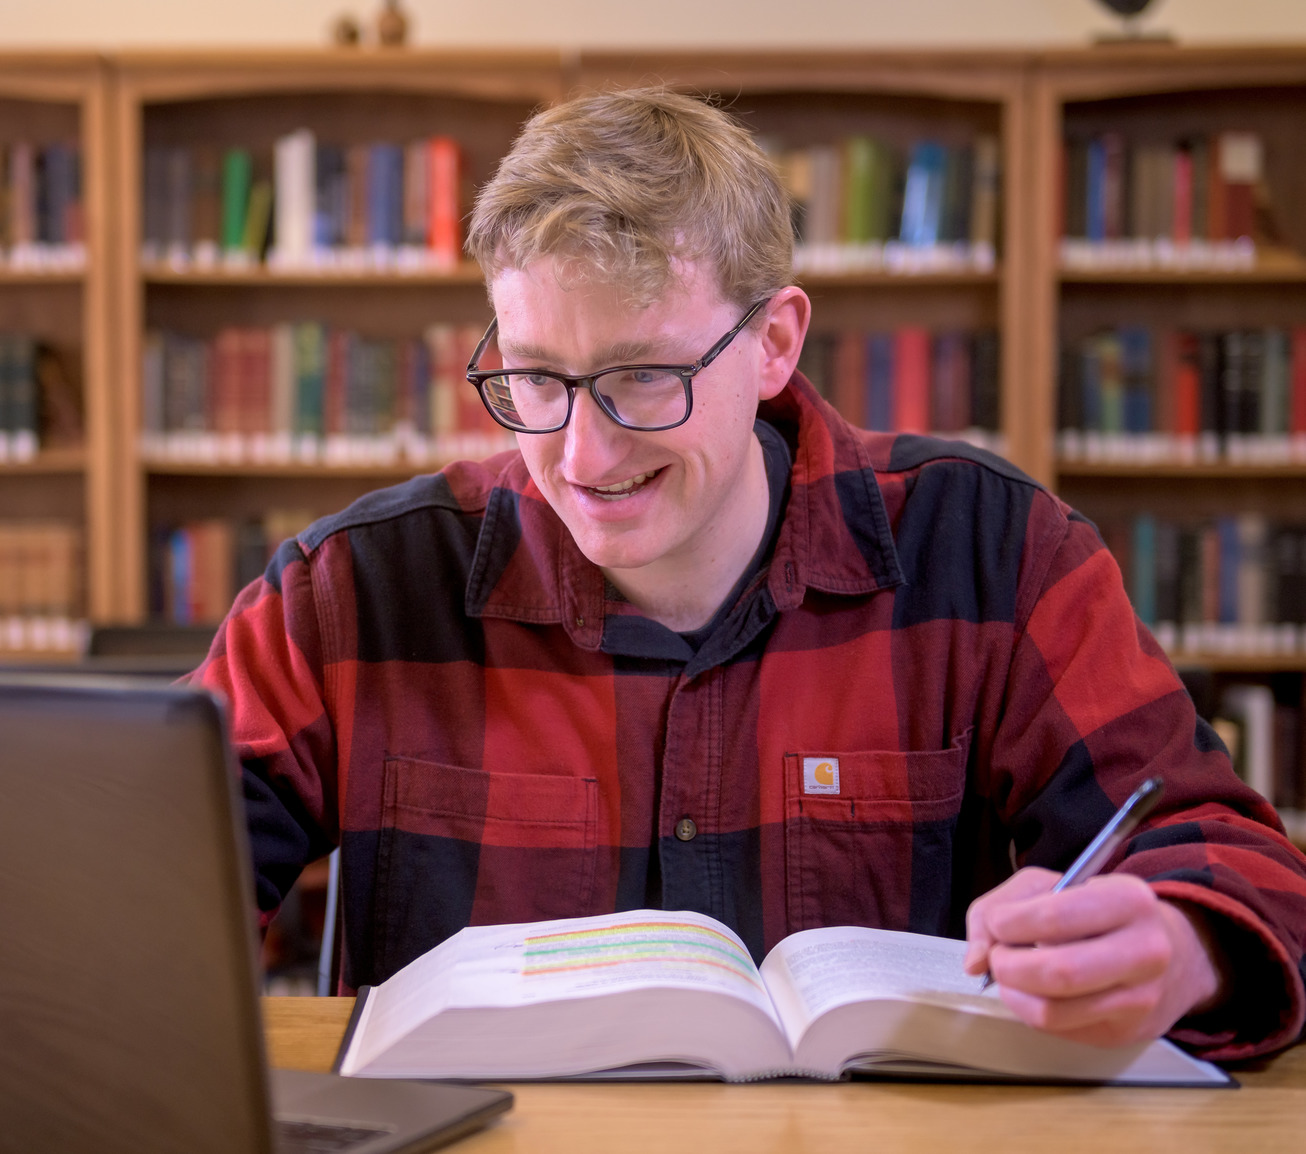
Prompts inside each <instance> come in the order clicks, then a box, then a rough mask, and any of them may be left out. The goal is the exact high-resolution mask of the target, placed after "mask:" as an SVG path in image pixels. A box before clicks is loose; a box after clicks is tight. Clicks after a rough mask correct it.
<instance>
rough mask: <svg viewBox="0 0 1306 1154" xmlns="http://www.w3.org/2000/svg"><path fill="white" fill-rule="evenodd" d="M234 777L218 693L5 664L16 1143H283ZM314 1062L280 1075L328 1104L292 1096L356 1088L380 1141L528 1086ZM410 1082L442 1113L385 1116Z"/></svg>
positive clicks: (355, 1113) (402, 1144) (1, 1079)
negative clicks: (356, 1073) (372, 1097)
mask: <svg viewBox="0 0 1306 1154" xmlns="http://www.w3.org/2000/svg"><path fill="white" fill-rule="evenodd" d="M237 780H238V779H237V776H236V774H235V772H234V764H233V761H232V757H231V753H230V751H229V749H228V747H227V743H226V739H225V729H224V725H223V717H222V711H221V707H220V705H219V704H218V702H217V701H216V700H215V699H214V698H212V697H211V696H209V695H208V694H206V693H203V692H200V691H196V690H192V689H187V688H181V687H159V686H148V685H142V684H139V683H131V682H128V681H123V680H117V681H114V680H107V679H100V680H95V681H90V680H80V681H79V680H72V679H65V678H60V677H53V676H51V677H41V676H35V677H32V676H23V677H19V676H5V675H0V1021H3V1022H4V1043H3V1044H2V1045H0V1118H3V1119H4V1126H3V1131H4V1133H3V1136H0V1148H3V1149H14V1150H28V1149H31V1150H37V1149H39V1150H43V1151H56V1150H88V1149H95V1150H98V1151H115V1152H116V1151H123V1152H126V1151H132V1152H133V1154H140V1152H143V1151H155V1150H187V1151H197V1152H201V1151H214V1152H217V1151H219V1150H220V1151H224V1152H229V1151H268V1150H271V1149H273V1144H274V1136H273V1132H272V1127H271V1125H270V1116H271V1105H270V1091H269V1081H268V1077H267V1074H266V1070H265V1061H264V1053H263V1035H262V1028H261V1022H260V1018H259V1012H258V1000H257V994H258V967H257V960H256V954H255V949H256V945H255V943H256V934H255V929H254V922H253V909H252V906H253V902H252V895H253V892H254V890H253V884H252V879H251V869H250V864H249V854H248V851H247V843H246V836H245V827H244V822H243V821H242V820H236V815H239V814H241V813H242V810H241V807H240V801H239V796H238V785H237ZM311 1077H313V1078H317V1079H319V1080H320V1081H319V1082H311V1083H310V1080H309V1078H310V1076H305V1077H300V1076H298V1075H296V1076H292V1077H290V1078H281V1077H280V1076H279V1081H280V1082H281V1083H283V1085H281V1086H280V1087H279V1089H282V1090H287V1089H293V1090H294V1091H295V1092H296V1093H297V1094H300V1095H303V1096H305V1097H306V1099H307V1101H308V1102H309V1103H310V1105H311V1109H309V1108H305V1107H301V1108H298V1109H296V1110H295V1111H294V1112H295V1114H297V1115H299V1116H300V1118H301V1120H302V1121H309V1122H323V1123H326V1122H329V1121H331V1118H330V1109H329V1107H330V1105H331V1102H332V1101H333V1100H336V1099H347V1109H346V1111H345V1112H346V1114H347V1117H348V1120H349V1121H350V1122H351V1123H355V1124H357V1127H358V1128H359V1129H361V1130H367V1129H368V1128H369V1127H370V1128H372V1129H373V1130H374V1131H375V1134H374V1137H373V1140H371V1141H368V1142H367V1144H366V1149H367V1150H369V1151H371V1150H383V1149H385V1150H388V1149H419V1148H425V1147H429V1145H431V1144H432V1141H431V1140H432V1139H434V1138H437V1137H438V1136H439V1135H441V1134H443V1135H444V1137H446V1138H447V1137H452V1136H455V1135H456V1134H457V1133H461V1132H463V1131H464V1130H465V1129H466V1128H468V1126H469V1125H475V1124H480V1123H481V1122H483V1121H485V1120H487V1119H488V1117H490V1116H493V1114H495V1113H498V1112H499V1111H501V1110H503V1109H506V1108H507V1105H508V1104H509V1103H510V1101H511V1098H510V1097H509V1096H508V1095H506V1094H503V1093H501V1092H498V1091H491V1090H483V1089H479V1088H476V1087H461V1088H460V1087H417V1086H410V1087H404V1088H401V1087H399V1086H390V1087H387V1086H386V1084H384V1083H359V1082H357V1081H356V1080H355V1084H354V1085H351V1086H350V1087H349V1088H348V1090H347V1091H345V1092H343V1093H332V1092H331V1087H332V1085H335V1086H340V1085H341V1083H339V1082H338V1081H335V1082H333V1080H332V1079H331V1077H330V1076H329V1075H317V1076H311ZM292 1084H293V1085H292ZM324 1087H325V1089H324ZM356 1087H357V1088H356ZM462 1090H466V1091H468V1092H469V1093H468V1094H463V1093H460V1091H462ZM412 1091H417V1093H418V1095H419V1096H420V1094H421V1092H422V1091H431V1095H430V1097H431V1101H430V1102H429V1103H428V1106H430V1107H431V1108H433V1109H434V1111H435V1114H436V1115H437V1116H434V1117H428V1118H426V1120H425V1124H424V1125H425V1130H424V1131H423V1129H422V1126H421V1125H419V1126H417V1127H416V1131H415V1130H414V1127H413V1125H412V1123H411V1119H409V1120H408V1121H406V1122H404V1124H403V1125H402V1126H401V1125H400V1123H399V1121H398V1120H396V1119H394V1118H393V1117H388V1116H385V1115H384V1107H382V1111H383V1112H382V1114H381V1115H379V1116H376V1117H370V1116H369V1113H368V1103H367V1102H366V1101H365V1100H364V1099H365V1098H366V1096H367V1095H368V1094H369V1093H371V1094H377V1095H381V1096H385V1095H392V1096H393V1095H400V1096H402V1097H403V1098H404V1101H405V1109H409V1108H411V1107H412V1106H413V1100H414V1097H413V1094H412ZM306 1110H307V1112H306ZM415 1132H416V1133H423V1134H424V1135H425V1137H424V1138H423V1139H422V1140H421V1141H419V1142H418V1144H417V1145H414V1144H413V1143H414V1133H415ZM378 1135H379V1136H381V1137H384V1138H385V1141H381V1140H380V1137H377V1136H378Z"/></svg>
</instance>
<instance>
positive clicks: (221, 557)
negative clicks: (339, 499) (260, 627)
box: [149, 509, 313, 625]
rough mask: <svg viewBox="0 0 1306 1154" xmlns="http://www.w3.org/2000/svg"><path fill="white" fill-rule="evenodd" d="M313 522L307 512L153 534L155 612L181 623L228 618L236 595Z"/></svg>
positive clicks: (161, 528)
mask: <svg viewBox="0 0 1306 1154" xmlns="http://www.w3.org/2000/svg"><path fill="white" fill-rule="evenodd" d="M312 520H313V514H312V513H310V512H307V511H306V510H302V509H270V510H268V511H267V512H266V513H264V514H263V515H262V516H261V517H258V518H244V519H236V518H231V517H201V518H196V519H194V520H190V521H187V522H185V523H183V524H180V525H156V526H155V527H154V529H153V532H152V534H151V559H150V581H149V585H150V613H151V616H152V617H154V618H155V619H156V620H163V621H168V622H171V623H173V624H177V625H199V624H208V623H213V622H217V621H220V620H222V618H223V617H224V616H225V615H226V613H227V610H228V609H230V608H231V603H232V601H233V600H234V599H235V596H236V593H237V592H238V591H239V590H241V589H243V588H244V587H245V586H246V585H248V584H249V583H250V582H251V581H254V580H255V579H256V578H258V577H259V576H261V575H262V573H263V571H264V569H265V568H266V567H267V564H268V562H269V561H270V560H271V558H272V555H273V553H274V552H275V551H276V548H277V546H278V545H279V544H280V543H281V542H282V541H284V540H286V539H287V538H289V537H293V536H295V535H296V534H297V533H299V532H300V531H301V530H302V529H304V528H306V527H307V526H308V525H309V523H310V522H311V521H312Z"/></svg>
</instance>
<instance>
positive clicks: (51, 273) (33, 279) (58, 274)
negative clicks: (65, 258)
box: [0, 263, 86, 285]
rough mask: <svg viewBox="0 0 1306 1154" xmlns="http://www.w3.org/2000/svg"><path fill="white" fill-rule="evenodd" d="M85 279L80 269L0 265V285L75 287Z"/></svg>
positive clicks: (82, 270) (82, 268)
mask: <svg viewBox="0 0 1306 1154" xmlns="http://www.w3.org/2000/svg"><path fill="white" fill-rule="evenodd" d="M85 279H86V269H85V268H84V267H81V268H53V269H43V268H13V267H12V266H10V265H7V264H2V263H0V285H35V284H58V285H76V284H81V283H82V282H83V281H84V280H85Z"/></svg>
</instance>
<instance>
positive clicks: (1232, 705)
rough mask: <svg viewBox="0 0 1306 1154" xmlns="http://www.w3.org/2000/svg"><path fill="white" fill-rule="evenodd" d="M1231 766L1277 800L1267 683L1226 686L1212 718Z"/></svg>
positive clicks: (1272, 710)
mask: <svg viewBox="0 0 1306 1154" xmlns="http://www.w3.org/2000/svg"><path fill="white" fill-rule="evenodd" d="M1213 724H1214V726H1215V731H1216V733H1218V734H1219V735H1220V738H1221V740H1222V741H1223V742H1224V744H1225V746H1226V747H1227V748H1228V750H1229V756H1230V758H1231V760H1232V761H1233V767H1234V769H1235V770H1236V771H1237V773H1238V776H1239V777H1241V778H1242V779H1243V780H1244V781H1245V782H1246V783H1247V784H1248V785H1250V786H1251V787H1252V789H1254V790H1256V792H1257V793H1259V794H1260V795H1261V796H1262V797H1264V798H1266V799H1267V800H1268V801H1271V802H1274V801H1276V800H1277V799H1276V792H1277V790H1276V786H1277V782H1276V774H1275V764H1274V738H1275V708H1274V692H1273V691H1272V690H1271V689H1270V687H1269V686H1268V685H1252V684H1246V683H1240V684H1234V685H1230V686H1227V687H1226V688H1225V690H1224V693H1223V694H1222V695H1221V697H1220V709H1219V713H1218V715H1217V716H1216V719H1215V721H1214V722H1213Z"/></svg>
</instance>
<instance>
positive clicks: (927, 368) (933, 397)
mask: <svg viewBox="0 0 1306 1154" xmlns="http://www.w3.org/2000/svg"><path fill="white" fill-rule="evenodd" d="M999 356H1000V350H999V342H998V334H997V333H996V331H994V330H990V329H982V330H979V331H975V332H968V331H964V330H959V329H945V330H942V331H939V332H931V331H930V330H928V329H925V328H923V327H920V326H916V325H907V326H903V327H902V328H899V329H896V330H894V331H892V332H872V333H864V332H862V331H860V330H856V329H845V330H842V331H839V332H834V333H819V332H818V333H813V334H809V336H808V337H807V340H806V342H805V344H804V346H803V352H802V357H801V359H800V360H799V363H798V367H799V369H800V371H802V372H803V374H804V375H805V376H806V377H807V378H808V379H809V380H810V381H811V382H812V384H813V385H814V386H815V387H816V389H817V391H818V392H820V393H821V395H822V396H824V397H825V398H826V399H827V400H829V401H831V402H832V403H833V404H834V405H835V407H836V408H838V409H839V411H840V412H841V413H842V414H843V415H844V416H845V417H846V418H847V419H848V420H850V421H851V422H852V423H853V424H856V425H859V426H861V427H864V428H868V429H872V430H875V431H878V432H915V433H924V432H932V433H937V434H940V435H942V436H952V437H961V438H963V439H966V440H970V441H973V442H975V443H976V444H979V445H981V446H983V447H986V448H991V449H994V450H995V451H997V452H1001V449H1002V440H1001V433H1000V430H1001V412H1000V408H1001V406H1000V400H999V390H1000V384H999Z"/></svg>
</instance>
